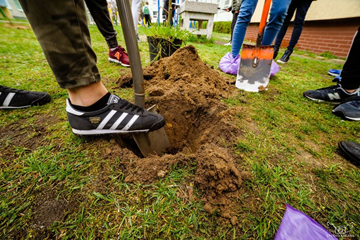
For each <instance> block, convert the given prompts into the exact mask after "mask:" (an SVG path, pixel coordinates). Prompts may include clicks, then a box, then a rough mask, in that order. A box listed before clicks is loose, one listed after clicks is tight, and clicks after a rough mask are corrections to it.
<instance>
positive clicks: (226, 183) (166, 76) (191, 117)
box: [118, 46, 247, 224]
mask: <svg viewBox="0 0 360 240" xmlns="http://www.w3.org/2000/svg"><path fill="white" fill-rule="evenodd" d="M143 74H144V78H145V79H147V81H145V89H146V92H147V93H148V94H149V97H148V98H147V100H146V105H147V106H151V105H153V104H156V105H157V108H158V112H159V113H160V114H162V115H163V116H164V117H165V119H166V126H165V131H166V133H167V135H168V137H169V140H170V143H171V148H170V149H169V150H168V152H167V153H168V154H165V155H163V156H161V157H159V156H150V157H147V158H145V159H142V158H135V159H136V160H135V161H132V163H131V164H130V165H128V166H127V172H128V175H127V176H126V178H125V181H127V182H135V181H137V182H142V183H148V182H153V181H155V180H156V179H158V178H159V177H163V176H164V175H166V174H167V173H168V172H169V169H170V167H171V166H172V165H174V164H176V163H179V162H182V163H185V162H186V161H192V162H194V163H196V166H197V168H196V174H195V179H194V182H195V183H196V187H197V188H198V189H200V190H202V193H203V196H202V200H203V201H205V203H206V205H205V209H206V211H208V212H209V213H213V212H214V210H217V211H218V212H220V214H221V216H222V217H224V218H226V219H229V220H230V222H231V223H232V224H235V223H236V219H235V218H234V217H233V216H231V208H232V207H233V204H232V203H233V201H232V200H231V199H234V197H235V199H236V195H237V192H238V191H239V190H240V189H241V187H242V181H243V180H242V178H243V176H246V177H247V174H246V173H243V171H242V170H241V168H240V167H239V165H240V164H239V157H235V156H234V154H233V153H232V152H231V149H232V147H233V146H234V144H235V140H236V139H238V138H241V136H242V132H241V131H240V130H239V128H238V127H236V125H235V118H236V115H237V113H239V112H241V111H242V109H241V108H240V107H238V108H231V109H230V108H228V107H227V106H226V105H225V104H224V103H223V102H222V101H221V98H226V97H229V96H231V95H232V94H233V92H232V91H233V89H234V87H233V86H231V85H230V80H229V79H227V78H224V77H222V76H221V75H220V74H219V73H218V72H217V71H216V70H214V69H212V68H211V67H209V66H207V65H206V64H205V63H204V62H202V61H201V59H200V58H199V56H198V54H197V51H196V49H195V48H194V47H193V46H187V47H184V48H181V49H179V50H178V51H176V52H175V53H174V54H173V55H172V56H171V57H169V58H165V59H162V60H160V61H156V62H153V63H152V64H151V65H149V66H148V67H146V68H145V69H144V71H143ZM118 83H119V86H122V87H124V86H126V85H128V84H129V83H131V74H128V75H126V76H124V77H122V78H121V79H119V82H118ZM129 154H130V153H127V154H126V156H128V157H129ZM130 155H131V154H130ZM126 156H124V155H122V157H126ZM130 158H132V159H134V156H131V157H130Z"/></svg>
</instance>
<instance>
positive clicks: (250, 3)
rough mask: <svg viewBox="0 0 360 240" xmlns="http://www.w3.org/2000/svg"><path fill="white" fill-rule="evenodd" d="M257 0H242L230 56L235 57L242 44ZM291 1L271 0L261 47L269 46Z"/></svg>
mask: <svg viewBox="0 0 360 240" xmlns="http://www.w3.org/2000/svg"><path fill="white" fill-rule="evenodd" d="M257 2H258V0H243V1H242V3H241V7H240V13H239V16H238V19H237V21H236V25H235V28H234V33H233V36H232V38H233V40H232V45H231V46H232V47H231V54H232V56H233V57H236V56H237V55H238V54H239V52H240V48H241V46H242V44H243V42H244V38H245V33H246V29H247V27H248V25H249V23H250V20H251V17H252V15H253V14H254V11H255V8H256V5H257ZM290 2H291V0H273V1H272V6H271V9H270V19H269V22H268V23H267V25H266V28H265V33H264V38H263V41H262V44H263V45H271V43H272V42H273V41H274V39H275V37H276V35H277V33H278V32H279V30H280V28H281V26H282V24H283V22H284V19H285V17H286V12H287V9H288V7H289V5H290Z"/></svg>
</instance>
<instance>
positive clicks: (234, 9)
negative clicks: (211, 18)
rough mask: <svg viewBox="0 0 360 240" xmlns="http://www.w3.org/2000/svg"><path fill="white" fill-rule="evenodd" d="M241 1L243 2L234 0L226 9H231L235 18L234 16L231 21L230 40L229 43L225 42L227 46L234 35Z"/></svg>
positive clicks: (228, 10)
mask: <svg viewBox="0 0 360 240" xmlns="http://www.w3.org/2000/svg"><path fill="white" fill-rule="evenodd" d="M241 2H242V0H232V4H231V6H230V7H228V8H226V9H225V11H227V12H230V11H231V13H232V14H233V18H232V21H231V32H230V34H231V35H230V41H229V42H228V43H226V44H224V45H225V46H229V45H231V42H232V35H233V31H234V27H235V24H236V19H237V17H238V16H239V10H240V6H241Z"/></svg>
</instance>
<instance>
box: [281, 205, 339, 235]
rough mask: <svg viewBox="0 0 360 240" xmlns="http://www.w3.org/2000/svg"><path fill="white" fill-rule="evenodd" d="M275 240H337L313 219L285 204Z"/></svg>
mask: <svg viewBox="0 0 360 240" xmlns="http://www.w3.org/2000/svg"><path fill="white" fill-rule="evenodd" d="M275 240H337V238H336V237H335V236H334V235H332V234H331V233H329V232H328V231H327V230H326V229H325V228H324V227H323V226H321V225H320V224H319V223H317V222H316V221H315V220H314V219H312V218H310V217H309V216H307V215H306V214H304V213H303V212H301V211H299V210H297V209H295V208H293V207H291V206H290V205H288V204H286V211H285V214H284V217H283V219H282V220H281V224H280V227H279V229H278V231H277V233H276V236H275Z"/></svg>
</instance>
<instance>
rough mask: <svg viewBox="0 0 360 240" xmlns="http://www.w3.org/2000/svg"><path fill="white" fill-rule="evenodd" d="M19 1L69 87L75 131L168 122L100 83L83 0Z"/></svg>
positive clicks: (148, 128)
mask: <svg viewBox="0 0 360 240" xmlns="http://www.w3.org/2000/svg"><path fill="white" fill-rule="evenodd" d="M20 3H21V5H22V8H23V10H24V13H25V14H26V16H27V19H28V20H29V22H30V25H31V27H32V29H33V31H34V33H35V35H36V37H37V39H38V41H39V43H40V45H41V47H42V49H43V52H44V54H45V56H46V59H47V61H48V63H49V65H50V67H51V69H52V70H53V72H54V75H55V77H56V80H57V82H58V84H59V85H60V87H62V88H66V89H67V90H68V93H69V99H67V104H66V111H67V115H68V120H69V123H70V125H71V127H72V129H73V132H74V133H75V134H79V135H93V134H110V133H128V132H147V131H153V130H156V129H159V128H161V127H163V126H164V124H165V120H164V118H163V117H162V116H161V115H159V114H153V113H150V112H148V111H146V110H144V109H142V108H140V107H138V106H135V105H133V104H131V103H129V102H127V101H126V100H124V99H120V98H119V97H117V96H116V95H112V94H110V93H109V92H108V91H107V90H106V88H105V87H104V85H103V84H102V83H101V82H100V74H99V71H98V68H97V66H96V55H95V53H94V51H93V50H92V48H91V44H90V33H89V29H88V26H87V19H86V14H85V4H84V2H83V0H62V1H50V2H49V1H47V0H20ZM99 98H100V99H99Z"/></svg>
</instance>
